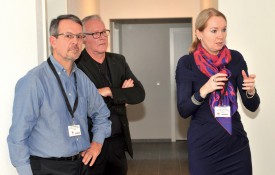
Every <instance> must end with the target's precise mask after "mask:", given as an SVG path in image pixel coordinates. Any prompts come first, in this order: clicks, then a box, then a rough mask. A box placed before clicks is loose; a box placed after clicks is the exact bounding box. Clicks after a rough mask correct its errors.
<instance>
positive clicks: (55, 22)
mask: <svg viewBox="0 0 275 175" xmlns="http://www.w3.org/2000/svg"><path fill="white" fill-rule="evenodd" d="M64 19H69V20H72V21H74V22H76V23H77V24H79V25H81V27H82V22H81V20H80V19H79V18H78V17H77V16H75V15H72V14H67V15H60V16H58V17H57V18H55V19H52V21H51V24H50V28H49V32H50V36H55V35H58V29H59V23H60V21H61V20H64Z"/></svg>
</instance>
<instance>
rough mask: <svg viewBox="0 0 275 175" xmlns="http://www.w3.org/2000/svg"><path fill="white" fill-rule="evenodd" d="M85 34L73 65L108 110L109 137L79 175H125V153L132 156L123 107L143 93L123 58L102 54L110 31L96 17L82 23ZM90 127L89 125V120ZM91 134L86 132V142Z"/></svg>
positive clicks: (142, 98) (112, 54)
mask: <svg viewBox="0 0 275 175" xmlns="http://www.w3.org/2000/svg"><path fill="white" fill-rule="evenodd" d="M82 22H83V30H84V33H85V34H86V39H85V40H84V44H85V49H84V50H83V51H82V53H81V55H80V58H79V59H78V60H77V66H78V67H79V68H80V69H81V70H83V71H84V73H86V75H87V76H88V77H89V78H90V80H91V81H92V82H93V83H94V84H95V86H96V87H97V89H98V91H99V93H100V94H101V95H102V96H103V98H104V100H105V103H106V104H107V106H108V108H109V110H110V111H111V116H110V120H111V121H112V135H111V137H110V138H107V139H106V140H105V142H104V144H103V148H102V150H101V154H100V155H99V157H98V158H97V160H96V162H95V164H94V165H93V166H92V167H87V166H86V167H85V168H84V172H83V175H88V174H93V175H99V174H100V175H103V174H104V175H126V174H127V169H128V167H127V159H126V155H125V150H126V151H127V152H128V153H129V155H130V156H131V157H133V149H132V143H131V136H130V131H129V123H128V119H127V115H126V104H137V103H140V102H142V101H143V100H144V98H145V91H144V88H143V86H142V84H141V83H140V81H139V80H138V79H137V78H136V77H135V75H134V74H133V73H132V71H131V69H130V67H129V66H128V64H127V62H126V60H125V58H124V56H123V55H120V54H115V53H109V52H106V50H107V47H108V36H109V34H110V30H107V29H106V28H105V25H104V23H103V21H102V19H101V18H100V16H98V15H92V16H87V17H85V18H84V19H83V20H82ZM89 123H90V126H91V125H92V122H91V121H90V122H89ZM92 137H93V135H92V133H90V139H92Z"/></svg>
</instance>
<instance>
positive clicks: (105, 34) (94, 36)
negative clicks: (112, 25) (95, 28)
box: [84, 30, 110, 39]
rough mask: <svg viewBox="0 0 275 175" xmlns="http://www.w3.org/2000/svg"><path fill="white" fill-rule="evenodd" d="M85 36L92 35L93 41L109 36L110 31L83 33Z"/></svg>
mask: <svg viewBox="0 0 275 175" xmlns="http://www.w3.org/2000/svg"><path fill="white" fill-rule="evenodd" d="M84 34H85V35H92V36H93V38H94V39H98V38H99V37H100V36H101V35H103V36H104V37H107V36H109V35H110V30H104V31H102V32H95V33H84Z"/></svg>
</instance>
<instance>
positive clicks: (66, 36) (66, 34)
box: [53, 33, 86, 40]
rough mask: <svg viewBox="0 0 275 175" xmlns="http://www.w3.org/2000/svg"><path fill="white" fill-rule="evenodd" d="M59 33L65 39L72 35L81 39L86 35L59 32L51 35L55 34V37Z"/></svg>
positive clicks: (70, 37) (69, 38) (71, 37)
mask: <svg viewBox="0 0 275 175" xmlns="http://www.w3.org/2000/svg"><path fill="white" fill-rule="evenodd" d="M60 35H62V36H64V38H65V39H67V40H71V39H73V38H74V37H76V39H77V40H82V39H84V38H85V37H86V35H84V34H83V33H79V34H72V33H59V34H57V35H53V36H55V37H56V38H57V37H58V36H60Z"/></svg>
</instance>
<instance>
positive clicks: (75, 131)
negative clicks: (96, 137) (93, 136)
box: [68, 125, 81, 137]
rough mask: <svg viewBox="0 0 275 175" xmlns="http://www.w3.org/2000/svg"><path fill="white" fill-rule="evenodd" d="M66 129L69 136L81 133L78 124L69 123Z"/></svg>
mask: <svg viewBox="0 0 275 175" xmlns="http://www.w3.org/2000/svg"><path fill="white" fill-rule="evenodd" d="M68 130H69V136H70V137H74V136H80V135H81V129H80V125H71V126H68Z"/></svg>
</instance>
